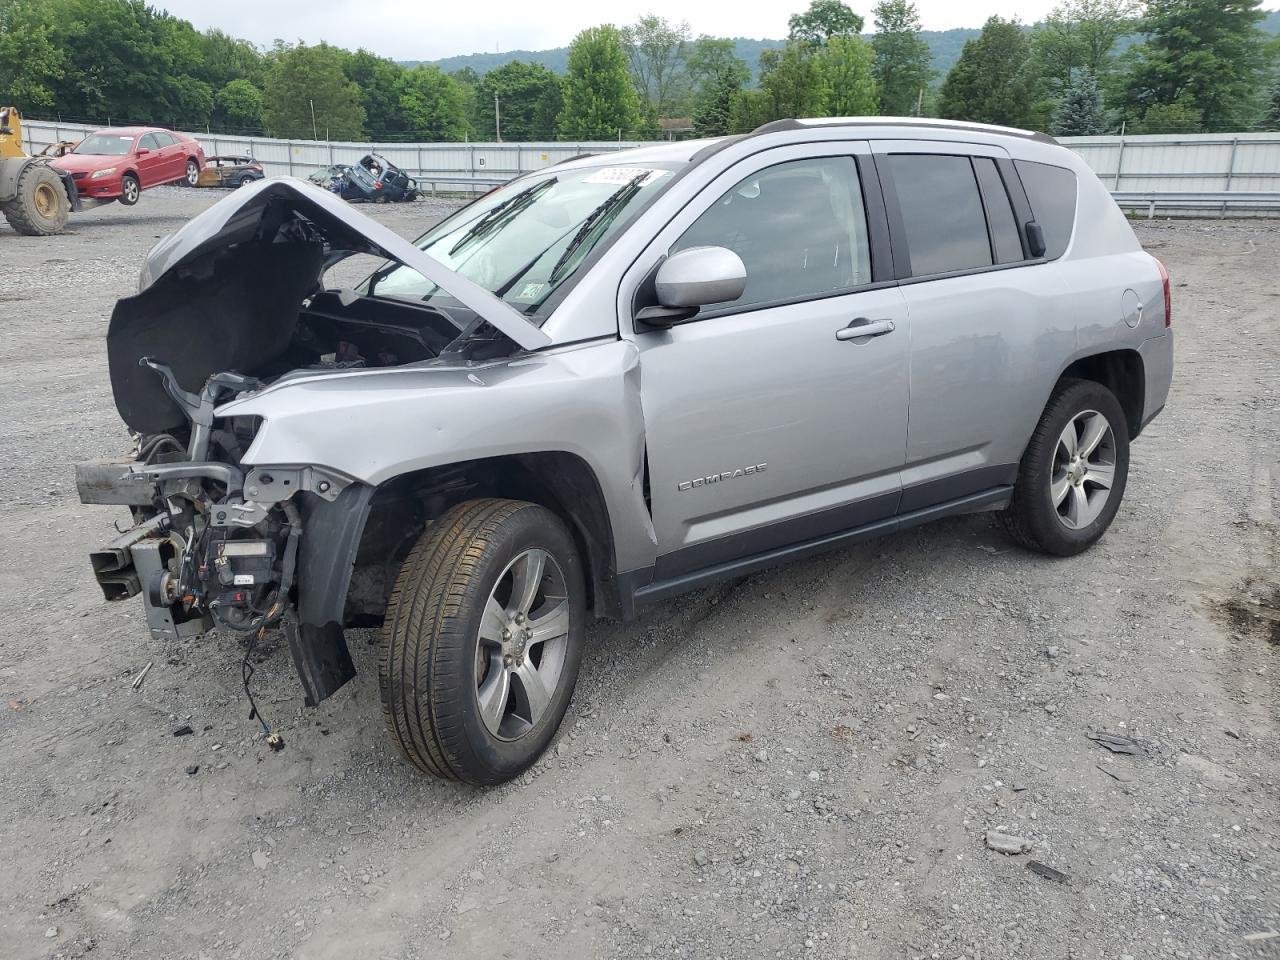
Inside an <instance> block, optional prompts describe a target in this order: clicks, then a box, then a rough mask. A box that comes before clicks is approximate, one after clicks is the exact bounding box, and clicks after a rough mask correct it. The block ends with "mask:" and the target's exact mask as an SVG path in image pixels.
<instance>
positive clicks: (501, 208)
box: [364, 164, 674, 316]
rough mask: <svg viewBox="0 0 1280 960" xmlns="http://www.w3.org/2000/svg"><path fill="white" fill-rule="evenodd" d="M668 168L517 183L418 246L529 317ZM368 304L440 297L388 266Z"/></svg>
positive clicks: (616, 169) (556, 175) (552, 175)
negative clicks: (390, 299)
mask: <svg viewBox="0 0 1280 960" xmlns="http://www.w3.org/2000/svg"><path fill="white" fill-rule="evenodd" d="M673 175H674V168H672V167H670V165H666V164H664V165H661V166H658V165H643V166H640V165H635V166H621V165H619V166H604V167H580V168H577V169H569V170H561V171H559V172H549V173H547V174H544V175H540V176H537V177H530V178H524V179H521V180H518V181H516V182H514V183H512V184H510V185H508V186H506V187H502V188H501V189H498V190H495V191H494V192H493V193H490V194H489V195H488V196H486V197H483V198H482V199H480V200H478V201H477V202H476V203H473V204H472V205H471V206H469V207H464V208H463V209H462V210H460V211H458V213H456V214H454V215H453V216H452V217H449V218H448V219H447V220H444V221H443V222H441V223H440V224H438V225H437V226H435V227H434V228H432V229H431V230H429V231H428V232H427V233H426V234H424V235H423V236H422V237H420V238H419V239H418V241H417V244H418V246H419V247H420V248H421V249H422V250H424V251H426V252H427V253H428V254H430V255H431V256H432V257H433V258H435V259H436V260H438V261H440V262H441V263H442V264H444V265H445V266H446V267H448V268H449V269H450V270H454V271H456V272H457V273H459V274H461V275H462V276H464V277H467V278H468V279H469V280H472V281H474V282H475V283H478V284H479V285H480V286H482V287H484V288H485V289H486V290H488V291H489V292H490V293H492V294H494V295H495V296H498V297H501V298H502V299H503V300H505V301H507V303H509V304H511V306H513V307H515V308H516V309H517V310H519V311H521V312H522V313H525V314H527V315H530V316H538V315H540V311H541V308H542V306H543V304H544V303H546V301H547V299H548V298H549V297H550V296H551V294H552V293H554V292H555V291H556V290H557V289H559V288H560V287H562V286H564V285H565V283H566V281H568V280H569V279H570V278H571V277H573V276H574V275H575V274H576V273H577V272H578V270H579V269H580V268H581V267H582V265H583V262H584V261H585V260H586V258H587V256H588V255H589V254H590V253H591V251H592V250H594V249H595V248H596V247H597V246H599V245H600V243H601V242H602V241H603V240H605V239H606V238H607V237H609V236H611V235H613V234H614V233H615V232H617V230H618V229H619V227H620V226H621V225H622V224H623V223H624V222H625V221H626V220H628V219H629V218H631V217H632V216H633V215H634V214H635V213H637V212H638V211H639V210H641V209H643V208H644V207H646V206H648V205H649V204H650V203H651V202H652V201H653V199H654V197H656V196H657V195H658V193H660V192H661V190H662V188H663V187H664V186H665V185H666V184H667V183H669V182H670V181H671V178H672V176H673ZM364 291H365V292H366V293H368V294H370V295H372V296H378V297H396V298H399V299H408V300H412V301H414V302H415V303H419V302H431V301H432V300H436V299H441V298H447V297H448V293H447V291H443V290H441V289H440V288H439V287H437V286H436V285H435V284H434V283H432V282H431V281H429V280H427V279H426V278H424V277H423V276H422V275H421V274H418V273H416V272H415V271H413V270H411V269H410V268H408V267H405V266H402V265H392V266H388V267H386V268H384V269H383V270H380V271H378V272H377V273H375V274H374V275H373V276H372V277H370V278H369V280H368V281H367V282H366V285H365V287H364Z"/></svg>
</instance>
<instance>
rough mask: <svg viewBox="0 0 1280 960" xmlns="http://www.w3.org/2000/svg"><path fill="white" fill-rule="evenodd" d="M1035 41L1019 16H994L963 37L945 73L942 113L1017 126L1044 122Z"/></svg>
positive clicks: (955, 117) (940, 98) (959, 118)
mask: <svg viewBox="0 0 1280 960" xmlns="http://www.w3.org/2000/svg"><path fill="white" fill-rule="evenodd" d="M1030 61H1031V43H1030V41H1028V40H1027V38H1026V35H1025V34H1024V33H1023V32H1022V27H1021V26H1020V25H1019V24H1018V22H1017V21H1016V20H1014V21H1010V20H1001V19H1000V18H999V17H991V18H990V19H989V20H987V22H986V23H985V24H984V25H983V27H982V33H981V34H980V35H979V36H978V37H977V38H976V39H973V40H968V41H966V42H965V45H964V50H963V51H961V53H960V59H959V60H957V61H956V65H955V66H954V67H952V68H951V72H950V73H948V74H947V79H946V80H945V81H944V82H943V84H942V91H941V93H940V94H939V97H938V113H939V114H940V115H941V116H943V117H946V118H948V119H951V120H971V121H974V122H976V123H998V124H1005V125H1008V126H1015V127H1036V126H1040V125H1041V121H1042V120H1043V113H1042V111H1041V109H1040V108H1039V106H1038V89H1037V87H1038V85H1037V83H1036V78H1035V75H1034V70H1033V68H1032V64H1031V62H1030Z"/></svg>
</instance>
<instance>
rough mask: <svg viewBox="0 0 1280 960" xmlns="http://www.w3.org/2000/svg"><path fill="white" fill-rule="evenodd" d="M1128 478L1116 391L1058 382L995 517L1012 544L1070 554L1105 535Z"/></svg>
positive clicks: (1126, 437) (1087, 383)
mask: <svg viewBox="0 0 1280 960" xmlns="http://www.w3.org/2000/svg"><path fill="white" fill-rule="evenodd" d="M1128 476H1129V427H1128V421H1127V420H1126V419H1125V415H1124V410H1123V408H1122V407H1121V406H1120V402H1119V401H1118V400H1117V399H1116V397H1115V394H1113V393H1112V392H1111V391H1110V390H1108V389H1107V388H1106V387H1104V386H1103V385H1102V384H1100V383H1096V382H1095V381H1092V380H1063V381H1061V382H1060V383H1059V384H1058V386H1057V387H1056V388H1055V390H1054V392H1053V396H1051V397H1050V398H1049V403H1048V406H1046V407H1045V410H1044V413H1043V414H1042V415H1041V417H1040V422H1039V424H1037V425H1036V429H1035V432H1034V433H1033V434H1032V435H1031V441H1030V443H1028V444H1027V449H1026V452H1025V453H1024V454H1023V455H1022V463H1021V464H1020V466H1019V469H1018V481H1017V484H1016V485H1015V486H1014V489H1013V499H1012V501H1010V503H1009V506H1008V508H1006V509H1005V510H1004V511H1003V512H1002V513H1001V514H1000V518H1001V520H1002V522H1003V525H1004V528H1005V529H1006V530H1007V531H1008V532H1009V535H1010V536H1011V537H1013V539H1014V540H1016V541H1017V542H1018V543H1020V544H1022V545H1023V546H1024V547H1027V548H1028V549H1031V550H1038V551H1040V552H1041V553H1049V554H1053V555H1054V556H1059V557H1069V556H1073V555H1075V554H1077V553H1081V552H1083V551H1085V550H1087V549H1089V547H1091V546H1093V545H1094V544H1095V543H1097V541H1098V540H1099V539H1100V538H1101V537H1102V535H1103V534H1104V533H1106V532H1107V528H1108V527H1109V526H1110V525H1111V521H1112V520H1113V519H1115V515H1116V511H1117V510H1119V509H1120V502H1121V500H1122V499H1123V498H1124V488H1125V482H1126V481H1127V479H1128Z"/></svg>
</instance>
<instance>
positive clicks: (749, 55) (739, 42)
mask: <svg viewBox="0 0 1280 960" xmlns="http://www.w3.org/2000/svg"><path fill="white" fill-rule="evenodd" d="M1264 12H1265V13H1266V14H1267V16H1266V19H1265V20H1263V21H1262V22H1261V23H1259V24H1258V29H1260V30H1262V31H1263V32H1265V33H1271V34H1280V10H1269V11H1264ZM981 32H982V30H981V28H979V27H954V28H952V29H951V30H921V31H920V36H921V37H922V38H923V39H924V41H925V43H927V44H928V45H929V50H930V51H931V52H932V53H933V64H932V66H933V71H934V79H935V80H937V81H939V82H941V80H942V78H943V77H945V76H946V75H947V71H949V70H950V69H951V68H952V67H953V66H954V65H955V62H956V60H958V59H959V58H960V51H961V50H963V49H964V44H965V41H966V40H971V39H973V38H974V37H976V36H978V34H980V33H981ZM872 36H873V35H872V34H869V33H864V34H863V38H864V39H868V40H869V39H871V37H872ZM729 39H731V40H733V42H734V52H735V53H736V54H737V56H738V57H739V58H740V59H741V60H743V61H744V62H745V63H746V64H747V66H748V67H749V68H750V70H751V81H750V82H751V83H752V84H753V85H754V84H755V82H756V78H757V75H758V73H759V70H760V54H761V53H763V52H764V51H765V50H769V49H776V48H778V47H781V46H783V45H784V44H785V43H786V41H785V40H769V39H761V40H757V39H753V38H751V37H731V38H729ZM1138 39H1139V38H1138V37H1137V36H1132V37H1125V38H1123V39H1122V40H1121V41H1120V48H1121V49H1124V47H1127V46H1130V45H1132V44H1133V43H1135V42H1137V41H1138ZM1126 41H1127V42H1126ZM513 60H521V61H523V62H525V63H540V64H542V65H543V66H545V67H547V68H548V69H550V70H553V71H554V72H556V73H566V72H568V67H569V48H568V47H551V48H549V49H546V50H505V51H502V52H500V53H484V52H479V53H464V54H457V55H455V56H452V57H442V58H440V59H438V60H401V61H399V63H400V65H401V66H405V67H415V66H418V65H419V64H424V65H428V66H435V67H439V68H440V69H441V70H444V71H445V72H446V73H452V72H453V71H455V70H462V69H465V68H467V67H470V68H471V69H472V70H474V71H475V72H476V73H478V74H485V73H488V72H489V71H490V70H495V69H497V68H498V67H501V66H503V65H505V64H508V63H510V62H512V61H513Z"/></svg>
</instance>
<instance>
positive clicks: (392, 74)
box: [342, 49, 409, 141]
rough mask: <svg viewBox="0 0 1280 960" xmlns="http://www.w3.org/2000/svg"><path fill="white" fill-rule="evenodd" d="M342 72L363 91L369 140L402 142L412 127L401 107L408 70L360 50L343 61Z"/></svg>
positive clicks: (362, 100) (365, 125)
mask: <svg viewBox="0 0 1280 960" xmlns="http://www.w3.org/2000/svg"><path fill="white" fill-rule="evenodd" d="M342 72H343V73H344V74H346V77H347V79H348V80H350V81H351V82H352V83H354V84H355V85H356V88H357V89H358V90H359V91H360V106H362V107H364V129H365V132H366V133H367V134H368V135H369V137H370V138H371V139H372V140H375V141H379V140H380V141H386V140H397V139H401V138H402V137H403V136H404V135H405V133H406V132H407V130H408V127H409V124H408V122H407V121H406V120H405V116H404V110H403V109H402V108H401V106H400V97H401V94H402V89H401V87H402V84H403V81H404V72H405V71H404V67H402V66H400V65H399V64H398V63H395V62H394V61H391V60H388V59H387V58H386V57H380V56H378V55H377V54H375V53H371V52H369V51H368V50H364V49H360V50H357V51H356V52H355V53H351V54H347V55H346V56H345V57H344V58H343V64H342Z"/></svg>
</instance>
